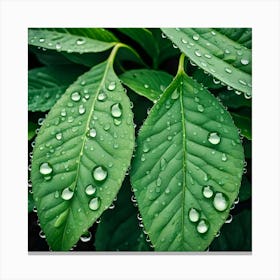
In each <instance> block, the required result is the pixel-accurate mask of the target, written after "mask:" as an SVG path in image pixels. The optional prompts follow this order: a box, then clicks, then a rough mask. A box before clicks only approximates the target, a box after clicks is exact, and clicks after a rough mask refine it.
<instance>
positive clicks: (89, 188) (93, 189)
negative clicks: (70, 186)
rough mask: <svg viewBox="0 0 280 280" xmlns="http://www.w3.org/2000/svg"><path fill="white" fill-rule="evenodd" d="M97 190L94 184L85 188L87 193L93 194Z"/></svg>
mask: <svg viewBox="0 0 280 280" xmlns="http://www.w3.org/2000/svg"><path fill="white" fill-rule="evenodd" d="M95 192H96V187H94V186H93V185H91V184H90V185H87V187H86V189H85V193H86V194H87V195H93V194H95Z"/></svg>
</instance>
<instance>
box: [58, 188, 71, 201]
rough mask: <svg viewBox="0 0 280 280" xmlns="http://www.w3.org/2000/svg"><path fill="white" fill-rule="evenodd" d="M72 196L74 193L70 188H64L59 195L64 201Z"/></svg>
mask: <svg viewBox="0 0 280 280" xmlns="http://www.w3.org/2000/svg"><path fill="white" fill-rule="evenodd" d="M73 195H74V192H73V191H72V190H70V188H65V189H64V190H63V191H62V193H61V198H62V199H64V200H70V199H71V198H72V197H73Z"/></svg>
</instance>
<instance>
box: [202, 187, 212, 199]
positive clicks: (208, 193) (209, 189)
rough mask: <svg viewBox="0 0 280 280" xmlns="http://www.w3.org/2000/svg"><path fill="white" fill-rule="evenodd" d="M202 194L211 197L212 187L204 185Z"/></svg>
mask: <svg viewBox="0 0 280 280" xmlns="http://www.w3.org/2000/svg"><path fill="white" fill-rule="evenodd" d="M202 194H203V196H204V197H205V198H211V197H212V196H213V194H214V191H213V188H212V187H211V186H204V187H203V190H202Z"/></svg>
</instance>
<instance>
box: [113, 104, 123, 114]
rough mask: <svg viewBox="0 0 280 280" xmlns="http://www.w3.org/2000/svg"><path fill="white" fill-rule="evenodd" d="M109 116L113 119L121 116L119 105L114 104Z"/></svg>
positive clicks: (120, 106)
mask: <svg viewBox="0 0 280 280" xmlns="http://www.w3.org/2000/svg"><path fill="white" fill-rule="evenodd" d="M111 114H112V116H113V117H114V118H119V117H121V115H122V105H121V104H120V103H116V104H114V105H112V107H111Z"/></svg>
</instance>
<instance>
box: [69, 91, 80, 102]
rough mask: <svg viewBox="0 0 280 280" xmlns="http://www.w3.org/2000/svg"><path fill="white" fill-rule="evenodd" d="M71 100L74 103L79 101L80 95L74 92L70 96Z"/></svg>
mask: <svg viewBox="0 0 280 280" xmlns="http://www.w3.org/2000/svg"><path fill="white" fill-rule="evenodd" d="M71 99H72V100H73V101H75V102H77V101H79V100H80V99H81V95H80V93H79V92H78V91H74V92H73V93H72V94H71Z"/></svg>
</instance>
